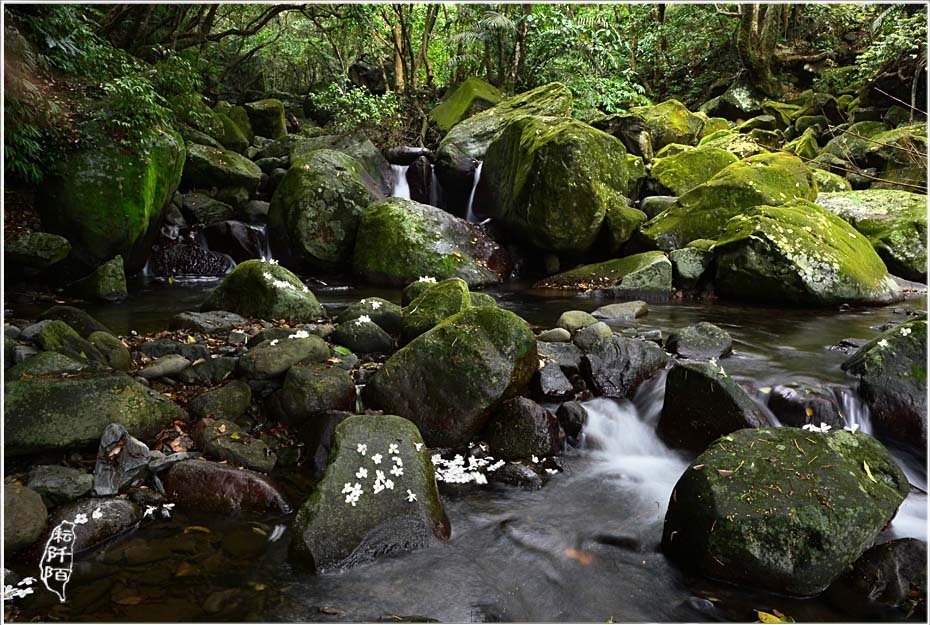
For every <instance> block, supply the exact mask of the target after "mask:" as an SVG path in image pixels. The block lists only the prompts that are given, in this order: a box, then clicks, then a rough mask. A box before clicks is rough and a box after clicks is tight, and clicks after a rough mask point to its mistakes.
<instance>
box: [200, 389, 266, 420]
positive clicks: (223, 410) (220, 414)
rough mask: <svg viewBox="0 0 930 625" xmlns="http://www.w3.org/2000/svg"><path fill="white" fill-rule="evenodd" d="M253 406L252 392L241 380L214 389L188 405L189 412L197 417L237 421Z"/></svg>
mask: <svg viewBox="0 0 930 625" xmlns="http://www.w3.org/2000/svg"><path fill="white" fill-rule="evenodd" d="M251 404H252V390H251V389H250V388H249V385H248V384H246V383H245V382H243V381H241V380H231V381H229V382H227V383H226V384H224V385H223V386H221V387H219V388H214V389H211V390H209V391H206V392H203V393H201V394H200V395H197V396H195V397H192V398H191V399H190V401H189V402H188V404H187V408H188V410H190V412H191V414H192V415H194V416H195V417H199V418H201V419H203V418H206V417H213V418H221V419H230V420H236V419H238V418H239V417H241V416H242V415H243V414H245V411H246V410H248V409H249V406H250V405H251Z"/></svg>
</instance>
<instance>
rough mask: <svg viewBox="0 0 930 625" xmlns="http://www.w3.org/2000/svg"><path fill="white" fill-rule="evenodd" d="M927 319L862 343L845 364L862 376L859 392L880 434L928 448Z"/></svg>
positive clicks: (921, 453) (923, 449) (914, 447)
mask: <svg viewBox="0 0 930 625" xmlns="http://www.w3.org/2000/svg"><path fill="white" fill-rule="evenodd" d="M926 361H927V321H926V319H916V320H914V321H908V322H907V323H904V324H901V325H900V326H897V327H895V328H892V329H891V330H888V331H887V332H885V333H883V334H882V335H881V336H879V337H877V338H875V339H872V340H871V341H869V342H868V343H866V344H865V345H863V346H862V347H861V348H860V349H859V350H858V351H857V352H856V353H855V354H853V355H852V356H850V357H849V359H848V360H846V362H844V363H843V369H844V370H846V371H848V372H849V373H851V374H853V375H857V376H859V393H860V395H861V396H862V398H863V399H864V400H865V402H866V403H867V404H868V406H869V408H870V410H871V413H872V423H873V427H874V428H875V431H876V434H877V435H878V436H880V437H887V438H888V439H890V440H892V441H895V442H896V443H898V444H900V445H903V446H905V447H906V448H908V449H911V450H913V451H914V452H915V453H916V454H917V455H918V456H919V457H920V458H925V457H926V453H927V394H926V387H927V370H926V367H925V363H926Z"/></svg>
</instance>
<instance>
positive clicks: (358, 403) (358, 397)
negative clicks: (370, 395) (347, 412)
mask: <svg viewBox="0 0 930 625" xmlns="http://www.w3.org/2000/svg"><path fill="white" fill-rule="evenodd" d="M364 388H365V385H364V384H356V385H355V414H364V412H365V404H364V402H362V390H364Z"/></svg>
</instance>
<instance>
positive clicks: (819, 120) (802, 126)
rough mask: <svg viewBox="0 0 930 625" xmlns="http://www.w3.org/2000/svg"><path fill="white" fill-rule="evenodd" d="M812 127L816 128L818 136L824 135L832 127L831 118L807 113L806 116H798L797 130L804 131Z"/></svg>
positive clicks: (795, 121) (795, 124)
mask: <svg viewBox="0 0 930 625" xmlns="http://www.w3.org/2000/svg"><path fill="white" fill-rule="evenodd" d="M811 128H813V129H814V133H815V134H816V136H818V137H822V136H823V134H824V133H825V132H827V130H828V129H829V128H830V120H828V119H827V118H826V117H825V116H823V115H805V116H804V117H798V118H797V119H795V120H794V129H795V131H796V132H800V133H804V132H806V131H807V130H808V129H811ZM831 137H832V135H831Z"/></svg>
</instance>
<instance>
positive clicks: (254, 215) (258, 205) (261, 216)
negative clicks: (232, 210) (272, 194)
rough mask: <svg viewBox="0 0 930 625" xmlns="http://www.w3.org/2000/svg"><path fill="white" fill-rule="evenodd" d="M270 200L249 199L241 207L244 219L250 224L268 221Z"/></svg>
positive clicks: (240, 211)
mask: <svg viewBox="0 0 930 625" xmlns="http://www.w3.org/2000/svg"><path fill="white" fill-rule="evenodd" d="M270 206H271V203H270V202H264V201H262V200H249V201H248V202H246V203H245V204H243V206H242V208H240V209H239V213H240V215H241V217H242V220H243V221H244V222H246V223H248V224H264V223H267V222H268V210H269V208H270Z"/></svg>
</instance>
